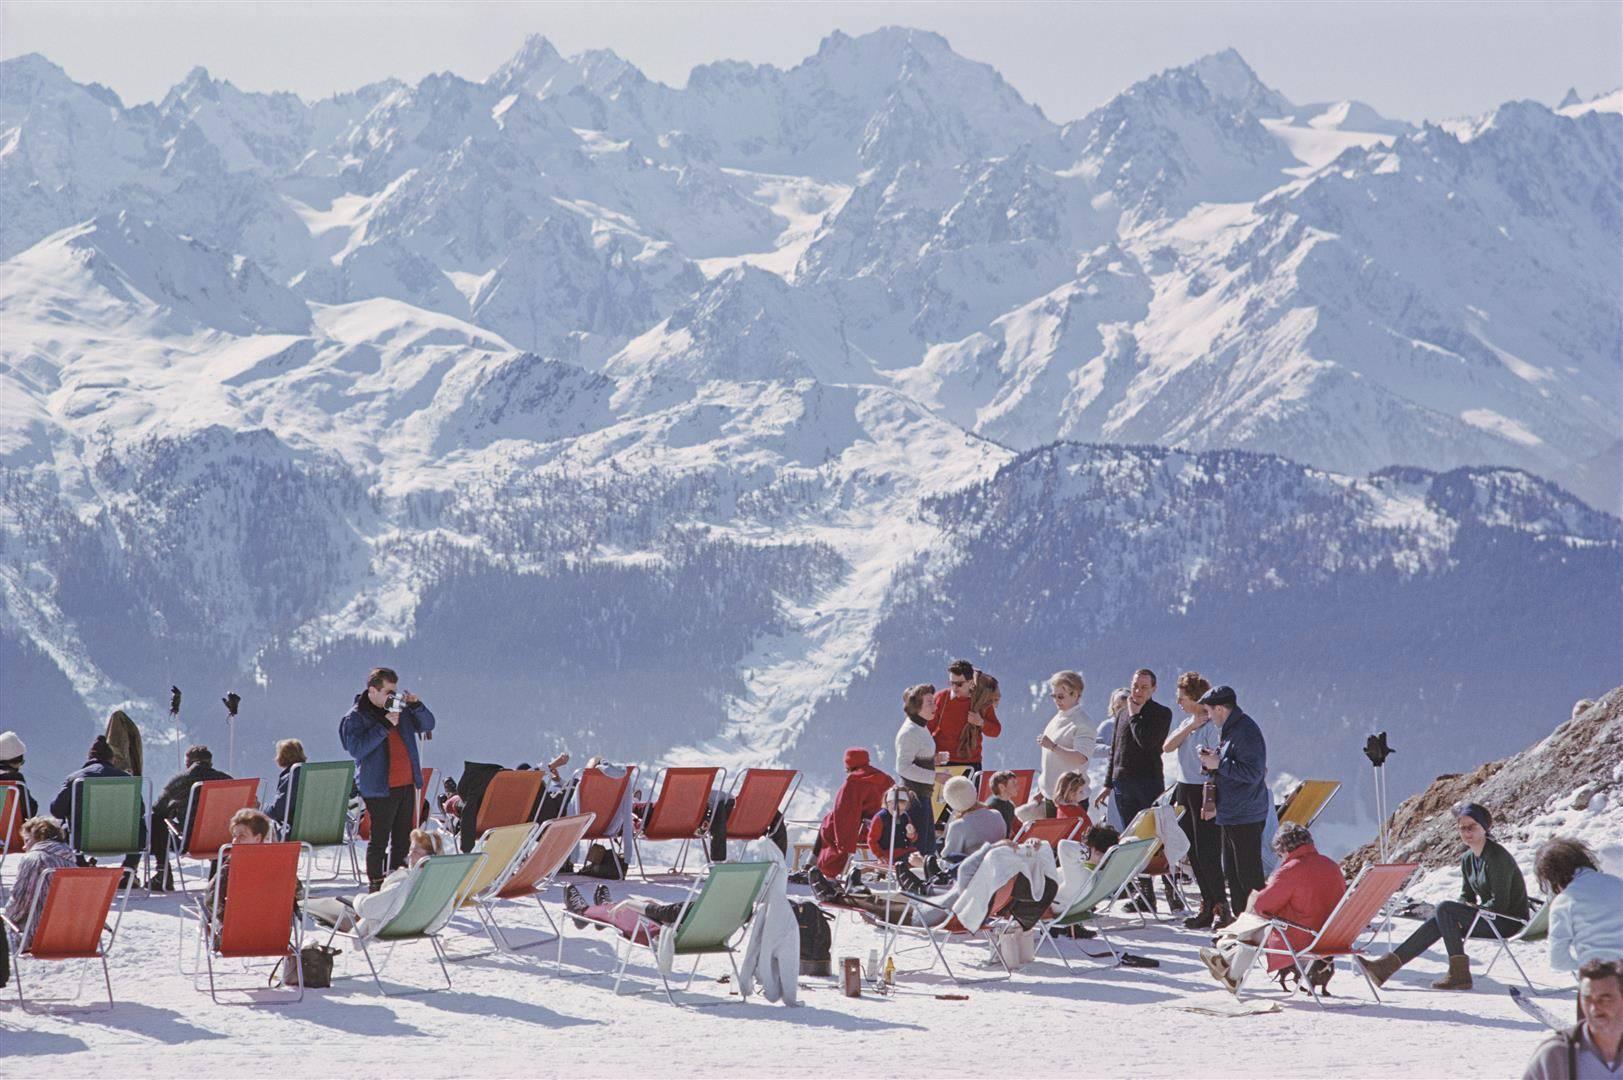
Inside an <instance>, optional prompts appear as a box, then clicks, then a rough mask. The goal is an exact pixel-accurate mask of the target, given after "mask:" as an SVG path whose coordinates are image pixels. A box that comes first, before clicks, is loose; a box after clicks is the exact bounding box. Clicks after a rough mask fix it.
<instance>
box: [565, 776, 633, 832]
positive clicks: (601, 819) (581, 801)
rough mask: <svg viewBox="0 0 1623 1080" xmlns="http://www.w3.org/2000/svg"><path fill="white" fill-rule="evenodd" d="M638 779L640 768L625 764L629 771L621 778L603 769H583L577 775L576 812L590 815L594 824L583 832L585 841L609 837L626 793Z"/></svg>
mask: <svg viewBox="0 0 1623 1080" xmlns="http://www.w3.org/2000/svg"><path fill="white" fill-rule="evenodd" d="M636 778H637V767H636V766H635V765H628V766H626V774H625V775H624V776H621V777H619V778H616V777H613V776H609V775H608V774H607V773H605V772H604V771H603V770H602V769H596V768H589V769H582V770H581V771H580V774H579V775H578V776H577V777H576V778H575V812H576V813H577V814H591V815H592V824H591V826H590V827H589V828H588V829H587V830H586V832H585V833H583V834H582V835H581V839H582V840H603V839H609V838H610V836H609V827H610V826H611V825H613V824H614V818H615V815H616V813H617V812H618V811H619V809H620V804H621V803H622V802H624V801H625V797H626V792H627V791H630V790H631V785H632V783H633V782H634V781H635V780H636Z"/></svg>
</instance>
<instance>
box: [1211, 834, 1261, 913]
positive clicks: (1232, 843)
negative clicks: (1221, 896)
mask: <svg viewBox="0 0 1623 1080" xmlns="http://www.w3.org/2000/svg"><path fill="white" fill-rule="evenodd" d="M1265 824H1267V822H1263V821H1253V822H1249V823H1247V824H1245V825H1224V826H1222V827H1221V828H1222V832H1223V877H1224V879H1225V880H1226V881H1227V882H1228V887H1229V914H1230V915H1238V914H1239V913H1240V912H1242V911H1244V910H1245V905H1246V901H1248V900H1250V899H1251V894H1252V893H1254V892H1256V891H1257V890H1258V889H1261V888H1262V887H1263V885H1265V884H1266V883H1267V881H1268V875H1267V874H1265V873H1264V872H1263V869H1262V827H1263V826H1264V825H1265Z"/></svg>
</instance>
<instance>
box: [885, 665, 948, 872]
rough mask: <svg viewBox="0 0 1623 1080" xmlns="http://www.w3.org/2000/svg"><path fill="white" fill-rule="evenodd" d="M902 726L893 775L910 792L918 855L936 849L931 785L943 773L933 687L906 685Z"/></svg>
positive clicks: (921, 684) (927, 684)
mask: <svg viewBox="0 0 1623 1080" xmlns="http://www.w3.org/2000/svg"><path fill="white" fill-rule="evenodd" d="M902 714H903V715H902V726H901V727H899V728H897V729H896V775H897V776H899V777H900V778H901V781H902V783H903V784H905V785H907V790H908V791H910V792H912V794H913V802H912V807H911V812H912V819H913V828H914V830H915V831H916V832H917V833H918V839H917V840H916V842H915V845H914V846H915V847H917V849H918V852H919V854H920V855H934V854H935V853H936V835H935V822H934V821H933V820H931V817H930V809H931V806H932V805H933V802H932V797H933V796H934V794H935V785H936V782H937V781H938V780H945V779H946V778H947V774H946V773H944V772H937V771H936V752H935V736H934V735H931V734H930V727H929V725H930V719H931V718H932V717H933V716H934V715H935V687H934V686H932V685H931V684H929V683H920V684H919V685H918V686H910V687H908V688H907V690H906V692H905V693H903V694H902Z"/></svg>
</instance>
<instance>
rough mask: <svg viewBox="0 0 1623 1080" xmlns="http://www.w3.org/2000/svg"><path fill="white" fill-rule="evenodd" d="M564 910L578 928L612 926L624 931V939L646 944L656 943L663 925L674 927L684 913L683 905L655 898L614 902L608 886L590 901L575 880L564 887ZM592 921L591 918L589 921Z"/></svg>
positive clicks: (600, 928) (596, 928)
mask: <svg viewBox="0 0 1623 1080" xmlns="http://www.w3.org/2000/svg"><path fill="white" fill-rule="evenodd" d="M564 910H566V911H568V912H569V914H570V917H571V918H572V919H573V920H574V923H575V926H576V928H578V929H585V928H586V927H587V926H591V927H592V929H594V930H603V929H607V927H605V926H604V924H605V923H607V924H608V926H611V927H613V928H614V929H616V930H618V931H620V936H621V937H623V938H627V939H630V940H632V941H636V942H638V943H639V944H642V945H652V944H654V942H655V941H656V940H658V938H659V928H660V927H662V926H670V925H671V924H672V923H674V922H676V920H677V918H678V917H679V916H680V915H681V914H682V905H681V904H679V903H678V904H660V903H655V902H654V901H652V900H621V901H620V902H619V903H615V902H614V898H613V897H612V896H610V895H609V887H608V886H607V885H599V886H597V888H596V889H594V890H593V891H592V902H591V903H590V904H588V903H587V902H586V899H585V897H583V896H581V894H580V890H579V889H577V888H576V887H575V885H574V883H573V882H570V883H569V884H566V885H565V886H564ZM588 920H591V921H590V922H588Z"/></svg>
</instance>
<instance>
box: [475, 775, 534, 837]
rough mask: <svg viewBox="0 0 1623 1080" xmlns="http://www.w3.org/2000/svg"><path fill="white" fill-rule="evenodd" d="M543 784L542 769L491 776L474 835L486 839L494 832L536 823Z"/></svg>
mask: <svg viewBox="0 0 1623 1080" xmlns="http://www.w3.org/2000/svg"><path fill="white" fill-rule="evenodd" d="M541 782H542V776H541V771H540V770H539V769H522V770H520V769H503V770H502V771H501V772H499V773H497V774H496V775H495V776H492V777H491V778H490V784H489V786H487V787H486V788H485V795H484V798H483V799H482V800H480V803H479V816H478V817H477V818H476V819H475V820H474V831H475V832H476V833H478V834H479V835H480V836H483V835H484V834H485V833H487V832H489V831H490V830H491V829H500V828H502V827H503V826H507V825H520V824H523V823H524V822H527V821H533V820H534V819H535V804H536V802H537V801H539V800H540V798H541Z"/></svg>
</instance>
